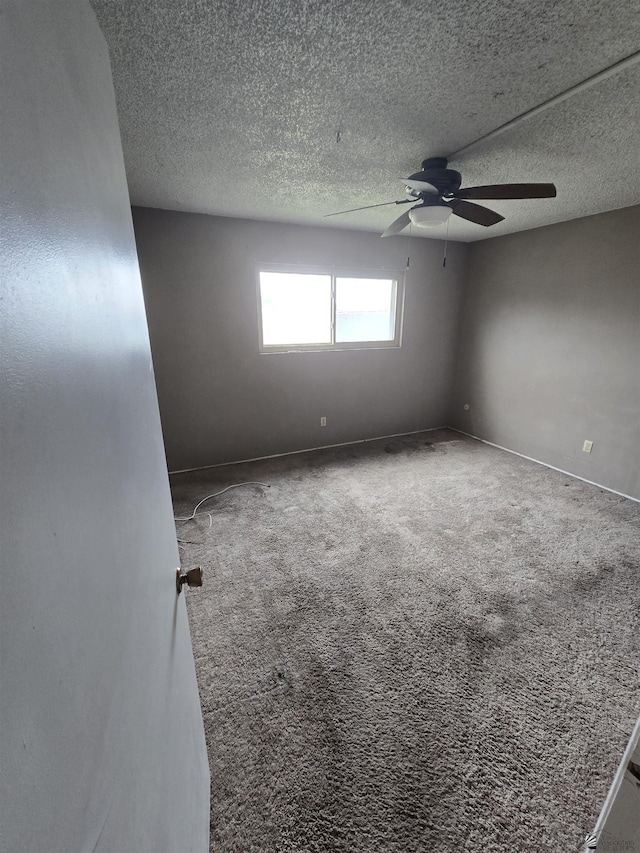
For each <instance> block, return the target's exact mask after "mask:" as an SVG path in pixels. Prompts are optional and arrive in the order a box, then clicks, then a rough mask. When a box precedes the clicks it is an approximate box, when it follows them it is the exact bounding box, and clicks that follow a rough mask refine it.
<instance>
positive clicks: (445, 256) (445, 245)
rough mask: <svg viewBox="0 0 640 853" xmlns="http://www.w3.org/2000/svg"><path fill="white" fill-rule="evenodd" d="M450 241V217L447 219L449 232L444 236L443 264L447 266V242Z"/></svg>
mask: <svg viewBox="0 0 640 853" xmlns="http://www.w3.org/2000/svg"><path fill="white" fill-rule="evenodd" d="M448 242H449V219H447V233H446V236H445V238H444V256H443V258H442V266H443V267H446V266H447V243H448Z"/></svg>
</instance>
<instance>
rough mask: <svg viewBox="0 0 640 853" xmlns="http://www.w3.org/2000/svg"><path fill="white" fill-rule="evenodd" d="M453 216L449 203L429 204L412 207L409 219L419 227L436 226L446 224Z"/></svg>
mask: <svg viewBox="0 0 640 853" xmlns="http://www.w3.org/2000/svg"><path fill="white" fill-rule="evenodd" d="M450 216H451V208H450V207H449V205H448V204H429V205H420V207H412V208H411V210H410V211H409V219H410V220H411V222H412V223H413V225H415V226H417V227H418V228H434V227H436V226H437V225H444V224H445V222H446V221H447V220H448V219H449V217H450Z"/></svg>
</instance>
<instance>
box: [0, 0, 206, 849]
mask: <svg viewBox="0 0 640 853" xmlns="http://www.w3.org/2000/svg"><path fill="white" fill-rule="evenodd" d="M0 38H1V39H2V45H1V54H2V56H1V59H2V84H1V99H2V100H1V115H0V125H1V133H2V138H1V140H0V142H1V147H0V158H1V160H0V189H1V205H2V217H3V222H2V255H1V260H0V273H1V280H0V288H1V293H0V297H1V298H0V333H1V342H0V346H1V349H2V361H1V371H2V377H1V385H0V429H1V446H0V450H1V461H2V469H1V472H0V477H1V479H0V487H1V490H2V505H1V511H0V538H1V542H2V567H1V574H0V579H1V588H0V608H1V627H0V630H1V635H0V641H1V646H0V661H1V672H0V675H1V682H0V687H1V693H0V703H1V704H0V774H1V781H2V789H1V791H0V808H1V810H2V814H1V815H0V820H1V823H2V827H1V830H0V849H1V850H2V851H3V853H75V851H83V853H85V852H86V853H162V851H166V853H188V851H194V852H195V851H197V853H206V851H207V850H208V815H209V772H208V767H207V758H206V749H205V742H204V733H203V726H202V717H201V713H200V705H199V700H198V692H197V686H196V679H195V670H194V664H193V656H192V650H191V642H190V636H189V629H188V623H187V616H186V611H185V601H184V599H185V594H184V593H183V594H182V595H181V596H179V597H178V596H177V595H176V589H175V569H176V566H177V565H178V560H179V557H178V550H177V546H176V538H175V530H174V526H173V520H172V508H171V501H170V494H169V485H168V478H167V473H166V466H165V459H164V450H163V444H162V435H161V429H160V420H159V415H158V406H157V400H156V391H155V384H154V377H153V370H152V364H151V355H150V349H149V340H148V334H147V327H146V320H145V313H144V304H143V299H142V291H141V286H140V277H139V271H138V263H137V257H136V250H135V243H134V236H133V230H132V224H131V215H130V207H129V197H128V192H127V185H126V181H125V174H124V165H123V159H122V150H121V144H120V138H119V130H118V121H117V116H116V108H115V99H114V93H113V87H112V83H111V73H110V68H109V58H108V53H107V47H106V44H105V42H104V39H103V37H102V34H101V33H100V30H99V28H98V25H97V22H96V19H95V16H94V14H93V11H92V9H91V7H90V5H89V2H88V0H73V2H71V0H64V2H60V0H2V2H1V3H0ZM205 582H206V577H205ZM186 594H187V595H188V594H189V593H188V592H187V593H186Z"/></svg>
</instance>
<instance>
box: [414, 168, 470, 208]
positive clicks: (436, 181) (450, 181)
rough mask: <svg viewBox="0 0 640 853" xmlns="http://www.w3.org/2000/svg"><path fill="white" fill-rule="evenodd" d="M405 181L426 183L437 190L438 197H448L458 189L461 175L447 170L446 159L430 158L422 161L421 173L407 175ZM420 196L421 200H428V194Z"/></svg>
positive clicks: (453, 170) (452, 170)
mask: <svg viewBox="0 0 640 853" xmlns="http://www.w3.org/2000/svg"><path fill="white" fill-rule="evenodd" d="M407 180H410V181H426V183H428V184H431V185H432V186H434V187H435V188H436V189H437V190H438V193H439V194H440V196H443V195H450V194H451V193H454V192H456V191H457V190H459V189H460V184H461V183H462V175H461V174H460V172H456V171H455V169H447V158H446V157H431V158H429V159H428V160H423V161H422V171H421V172H416V173H415V174H413V175H409V178H408V179H407ZM420 196H421V198H423V199H425V198H428V193H420ZM431 198H433V195H432V196H431ZM436 203H437V202H436Z"/></svg>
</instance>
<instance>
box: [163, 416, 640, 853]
mask: <svg viewBox="0 0 640 853" xmlns="http://www.w3.org/2000/svg"><path fill="white" fill-rule="evenodd" d="M254 480H255V481H261V482H263V483H266V484H267V487H263V486H247V487H244V488H238V489H234V490H230V491H227V492H225V494H223V495H221V496H220V497H218V498H216V499H213V500H211V501H208V502H207V503H206V504H204V505H203V506H202V507H201V511H202V514H200V515H198V516H197V518H196V519H195V520H194V521H191V522H187V523H185V524H178V525H177V526H178V530H179V532H178V536H179V537H180V538H181V539H182V540H184V541H183V542H182V544H181V547H182V562H183V566H185V567H186V568H190V567H191V566H194V565H202V567H203V568H204V572H205V583H204V587H203V588H202V589H195V590H189V591H188V592H187V596H186V597H187V603H188V612H189V620H190V624H191V631H192V638H193V647H194V654H195V659H196V669H197V676H198V683H199V689H200V697H201V702H202V710H203V715H204V720H205V732H206V739H207V746H208V751H209V761H210V766H211V850H212V851H215V853H231V851H234V853H235V852H236V851H237V853H249V851H256V853H257V851H260V853H262V851H274V853H276V852H277V853H303V851H304V853H307V851H345V853H347V851H348V853H412V851H416V852H417V851H443V853H444V852H445V851H446V853H449V851H461V850H474V851H475V850H478V851H480V850H481V851H484V853H494V851H495V853H514V851H531V850H544V851H553V853H555V851H558V853H569V851H579V850H581V849H582V847H583V843H584V838H585V836H586V834H587V833H588V832H590V831H591V830H592V828H593V824H594V823H595V820H596V817H597V815H598V813H599V810H600V807H601V806H602V803H603V801H604V798H605V796H606V793H607V790H608V787H609V785H610V783H611V781H612V779H613V776H614V773H615V770H616V767H617V765H618V763H619V761H620V759H621V757H622V753H623V751H624V748H625V746H626V743H627V741H628V739H629V736H630V734H631V731H632V728H633V725H634V723H635V720H636V718H637V716H638V713H639V711H640V674H639V673H640V670H639V663H640V621H639V607H640V505H638V504H636V503H634V502H632V501H629V500H626V499H624V498H621V497H618V496H617V495H614V494H611V493H608V492H605V491H603V490H601V489H598V488H597V487H595V486H590V485H588V484H585V483H582V482H580V481H578V480H575V479H572V478H569V477H567V476H566V475H563V474H561V473H559V472H556V471H552V470H549V469H546V468H544V467H542V466H540V465H536V464H535V463H532V462H528V461H527V460H524V459H521V458H520V457H517V456H514V455H511V454H508V453H505V452H503V451H500V450H497V449H494V448H491V447H489V446H487V445H484V444H481V443H479V442H476V441H473V440H471V439H467V438H464V437H461V436H460V435H459V434H457V433H454V432H451V431H446V430H444V431H438V432H427V433H419V434H416V435H412V436H409V437H402V438H394V439H387V440H381V441H376V442H370V443H366V444H361V445H352V446H347V447H342V448H336V449H328V450H322V451H315V452H310V453H304V454H299V455H295V456H289V457H282V458H279V459H270V460H264V461H259V462H251V463H243V464H237V465H229V466H225V467H222V468H213V469H208V470H205V471H199V472H194V473H189V474H180V475H174V476H173V477H172V491H173V496H174V504H175V509H176V515H185V514H186V515H188V514H190V512H191V510H192V509H193V507H194V506H195V504H196V503H197V502H198V501H199V500H200V499H201V498H202V497H204V496H205V495H207V494H209V493H211V492H213V491H216V490H217V489H221V488H224V487H225V486H227V485H229V484H231V483H238V482H242V481H254ZM205 511H207V512H210V514H211V516H210V517H209V516H208V515H207V514H206V512H205Z"/></svg>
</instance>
